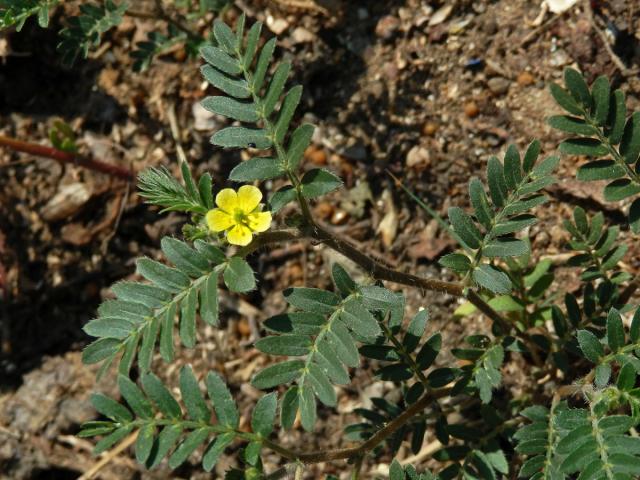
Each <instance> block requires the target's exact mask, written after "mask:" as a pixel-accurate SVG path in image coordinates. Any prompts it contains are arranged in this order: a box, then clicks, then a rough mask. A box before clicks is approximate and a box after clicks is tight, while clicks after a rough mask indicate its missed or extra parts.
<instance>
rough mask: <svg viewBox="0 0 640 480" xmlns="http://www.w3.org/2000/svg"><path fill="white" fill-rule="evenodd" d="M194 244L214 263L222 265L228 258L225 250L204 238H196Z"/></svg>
mask: <svg viewBox="0 0 640 480" xmlns="http://www.w3.org/2000/svg"><path fill="white" fill-rule="evenodd" d="M193 246H194V247H196V250H197V251H198V252H200V253H201V254H202V255H204V256H205V257H207V260H209V261H210V262H211V263H213V264H214V265H220V264H221V263H224V262H225V261H226V260H227V257H226V256H225V254H224V252H223V251H222V250H220V249H219V248H218V247H216V246H215V245H211V244H210V243H207V242H204V241H202V240H196V241H195V242H193Z"/></svg>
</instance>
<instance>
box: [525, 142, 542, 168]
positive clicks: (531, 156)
mask: <svg viewBox="0 0 640 480" xmlns="http://www.w3.org/2000/svg"><path fill="white" fill-rule="evenodd" d="M539 155H540V142H539V141H538V140H533V141H532V142H531V143H530V144H529V146H528V147H527V151H526V152H525V154H524V158H523V160H522V169H523V170H524V171H525V173H528V172H530V171H531V169H532V168H533V166H534V165H535V163H536V160H537V159H538V156H539Z"/></svg>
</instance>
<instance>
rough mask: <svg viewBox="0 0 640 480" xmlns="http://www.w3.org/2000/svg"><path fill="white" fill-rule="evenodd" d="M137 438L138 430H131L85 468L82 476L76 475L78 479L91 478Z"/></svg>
mask: <svg viewBox="0 0 640 480" xmlns="http://www.w3.org/2000/svg"><path fill="white" fill-rule="evenodd" d="M136 438H138V432H133V433H132V434H130V435H129V436H128V437H127V438H125V439H124V440H123V441H122V442H120V443H119V444H118V446H117V447H115V448H114V449H112V450H109V451H108V452H107V453H106V454H105V455H104V457H102V458H101V459H100V461H98V462H97V463H96V464H95V465H94V466H93V467H91V468H90V469H89V470H87V471H86V472H85V473H84V474H83V475H82V476H80V477H78V480H91V479H92V478H94V477H95V475H96V474H97V473H98V472H99V471H100V470H102V468H104V466H105V465H107V464H108V463H110V462H111V461H112V460H113V459H114V458H116V457H117V456H118V455H120V454H121V453H122V452H123V451H124V450H126V449H127V448H129V446H131V445H133V443H134V442H135V441H136Z"/></svg>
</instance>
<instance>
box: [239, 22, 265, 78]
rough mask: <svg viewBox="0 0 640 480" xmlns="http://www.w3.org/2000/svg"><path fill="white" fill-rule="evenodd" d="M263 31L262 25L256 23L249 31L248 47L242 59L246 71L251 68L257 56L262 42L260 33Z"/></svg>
mask: <svg viewBox="0 0 640 480" xmlns="http://www.w3.org/2000/svg"><path fill="white" fill-rule="evenodd" d="M261 30H262V23H261V22H256V23H254V24H253V26H252V27H251V28H250V29H249V33H247V45H246V47H245V51H244V56H243V59H242V62H243V66H244V68H245V69H246V70H248V69H249V67H251V64H252V63H253V58H254V57H255V55H256V50H257V47H258V42H259V41H260V32H261Z"/></svg>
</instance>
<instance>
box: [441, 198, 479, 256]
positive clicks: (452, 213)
mask: <svg viewBox="0 0 640 480" xmlns="http://www.w3.org/2000/svg"><path fill="white" fill-rule="evenodd" d="M448 213H449V221H450V222H451V226H452V227H453V229H454V230H455V232H456V233H457V234H458V235H459V236H460V238H461V239H462V241H464V242H465V243H466V244H467V245H468V246H469V247H470V248H479V247H480V242H481V240H482V235H481V234H480V230H478V227H476V226H475V224H474V223H473V220H471V217H469V215H467V214H466V213H464V210H462V209H461V208H458V207H450V208H449V212H448Z"/></svg>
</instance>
